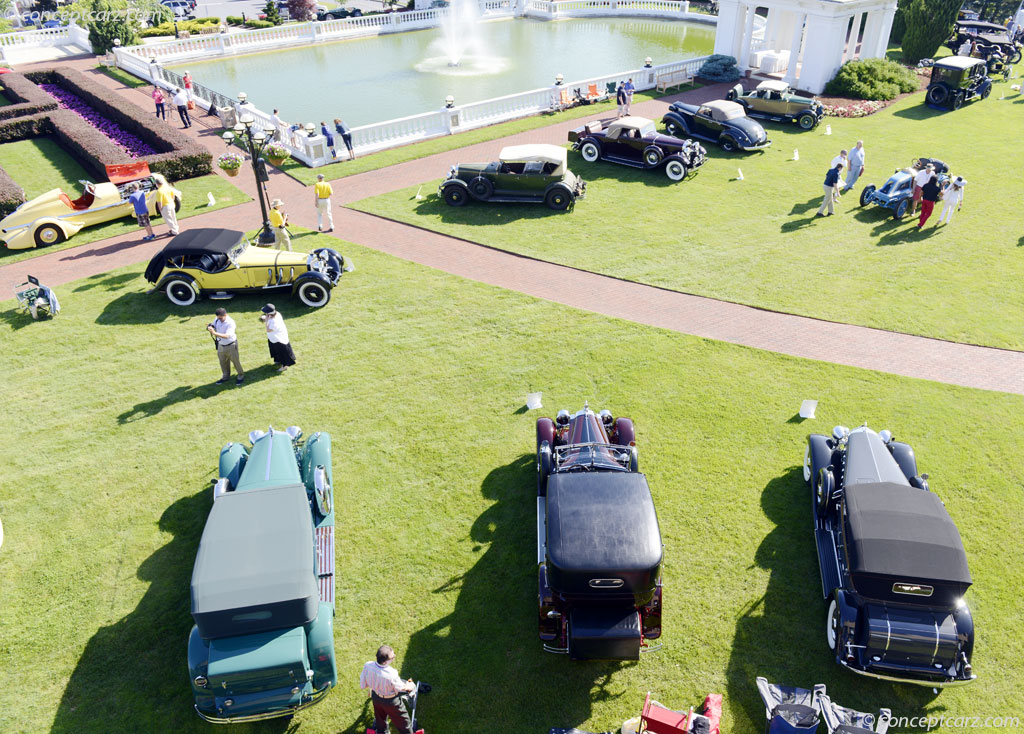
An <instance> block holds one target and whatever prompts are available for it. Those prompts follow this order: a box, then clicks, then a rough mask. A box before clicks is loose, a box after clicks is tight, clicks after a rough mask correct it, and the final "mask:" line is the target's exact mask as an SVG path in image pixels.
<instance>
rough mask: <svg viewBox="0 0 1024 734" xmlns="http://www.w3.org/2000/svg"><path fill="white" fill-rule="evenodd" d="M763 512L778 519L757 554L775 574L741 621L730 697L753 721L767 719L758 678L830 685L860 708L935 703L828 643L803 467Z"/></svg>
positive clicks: (768, 495) (773, 492)
mask: <svg viewBox="0 0 1024 734" xmlns="http://www.w3.org/2000/svg"><path fill="white" fill-rule="evenodd" d="M761 507H762V509H763V511H764V514H765V516H766V517H767V518H768V519H769V520H770V521H772V522H773V523H775V527H774V529H773V530H772V531H771V532H770V533H768V535H766V536H765V538H764V540H762V541H761V544H760V545H759V546H758V549H757V552H756V553H755V555H754V565H755V566H756V567H757V568H760V569H764V570H766V571H768V573H769V574H770V575H769V577H768V584H767V586H766V588H765V592H764V595H763V596H761V597H760V598H759V599H755V600H752V601H751V602H750V603H749V604H748V605H747V606H746V607H745V608H744V610H743V611H742V612H741V614H740V616H739V618H738V619H737V621H736V630H735V634H734V637H733V643H732V647H731V652H730V658H729V664H728V668H727V671H726V681H727V683H726V686H727V694H726V695H727V698H728V700H729V701H731V702H732V705H733V706H735V707H738V708H740V709H742V710H743V711H744V712H745V714H746V715H747V716H749V717H750V720H751V721H763V720H764V718H763V717H764V705H763V704H762V702H761V698H760V696H759V695H758V693H757V689H756V687H755V684H754V681H755V679H756V677H757V676H759V675H763V676H765V677H766V678H767V679H768V680H769V681H770V682H772V683H781V684H785V685H795V686H800V687H803V688H811V687H812V686H813V685H814V684H815V683H826V685H827V686H828V691H829V693H830V694H831V695H832V698H833V700H835V701H837V702H839V703H841V704H842V705H844V706H851V707H853V708H856V709H858V710H860V711H877V710H878V708H879V706H880V705H882V706H889V707H891V708H892V709H893V710H894V711H899V712H900V714H904V713H906V714H908V715H913V714H914V713H915V712H919V711H923V709H924V708H925V707H926V706H928V705H929V704H930V703H931V702H933V701H934V699H935V695H936V694H934V693H932V689H930V688H925V687H922V686H907V685H899V684H894V683H889V682H886V681H879V680H874V679H871V678H864V677H860V676H856V675H854V674H852V673H850V672H848V671H844V670H843V669H842V668H841V667H840V666H839V665H838V664H837V663H836V662H835V661H834V659H833V656H832V654H831V652H829V650H828V648H827V645H826V642H825V612H826V608H825V602H824V599H823V598H822V595H821V582H820V575H819V571H818V560H817V552H816V550H815V545H814V533H813V525H812V522H813V514H812V513H813V508H812V505H811V497H810V490H809V489H808V488H807V484H806V483H805V482H804V480H803V476H802V467H800V466H791V467H790V468H789V469H787V470H786V472H785V474H783V475H782V476H780V477H777V478H775V479H772V480H771V481H770V482H768V485H767V486H766V487H765V488H764V491H763V492H762V493H761Z"/></svg>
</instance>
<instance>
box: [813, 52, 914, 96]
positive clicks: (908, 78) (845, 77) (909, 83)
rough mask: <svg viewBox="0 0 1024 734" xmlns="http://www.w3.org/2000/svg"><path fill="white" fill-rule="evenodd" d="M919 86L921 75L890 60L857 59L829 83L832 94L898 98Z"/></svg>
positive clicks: (845, 65)
mask: <svg viewBox="0 0 1024 734" xmlns="http://www.w3.org/2000/svg"><path fill="white" fill-rule="evenodd" d="M917 88H918V79H917V75H916V74H914V72H912V71H911V70H910V69H908V68H906V67H905V66H902V65H900V64H897V63H896V62H895V61H891V60H889V59H854V60H853V61H847V62H846V63H845V64H843V65H842V66H841V67H840V69H839V71H838V72H837V73H836V75H835V77H833V79H832V80H831V81H830V82H829V83H828V84H826V85H825V94H827V95H829V96H831V97H850V98H853V99H870V100H882V99H895V98H896V97H898V96H899V95H900V94H905V93H907V92H914V91H916V90H917Z"/></svg>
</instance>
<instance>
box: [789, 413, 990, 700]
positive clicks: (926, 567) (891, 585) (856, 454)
mask: <svg viewBox="0 0 1024 734" xmlns="http://www.w3.org/2000/svg"><path fill="white" fill-rule="evenodd" d="M804 479H805V480H806V481H807V484H808V485H809V486H810V488H811V501H812V506H813V515H814V538H815V542H816V544H817V547H818V563H819V567H820V569H821V585H822V592H823V594H824V597H825V599H827V600H828V612H827V614H826V617H825V638H826V642H827V643H828V646H829V649H830V650H832V652H833V654H834V655H835V658H836V661H837V662H838V663H839V664H841V665H843V666H845V667H847V668H849V669H850V670H852V671H854V672H856V673H861V674H863V675H868V676H871V677H874V678H882V679H886V680H893V681H900V682H905V683H916V684H919V685H925V686H948V685H956V684H963V683H969V682H970V681H972V680H974V678H975V677H976V676H975V675H974V673H973V671H972V669H971V655H972V652H973V648H974V622H973V621H972V619H971V612H970V610H969V609H968V608H967V604H966V603H965V602H964V600H963V595H964V593H965V592H966V591H967V588H968V587H969V586H970V585H971V574H970V571H968V569H967V556H966V554H965V553H964V547H963V543H962V542H961V540H960V533H959V532H958V531H957V529H956V526H955V525H954V524H953V521H952V520H951V519H950V517H949V513H947V512H946V508H945V506H944V505H943V503H942V501H941V500H940V499H939V498H938V496H937V495H935V494H934V493H932V492H931V491H929V489H928V481H927V480H928V475H927V474H923V475H919V474H918V473H917V460H916V458H915V456H914V450H913V449H912V448H911V447H910V446H909V445H908V444H906V443H902V442H899V441H894V440H893V439H892V434H891V433H889V431H882V432H881V433H875V432H874V431H872V430H871V429H870V428H868V427H867V426H862V427H860V428H856V429H854V430H853V431H850V430H849V429H847V428H844V427H843V426H837V427H836V428H835V430H833V432H832V436H831V437H827V436H823V435H819V434H811V435H810V436H809V437H808V440H807V451H806V453H805V455H804Z"/></svg>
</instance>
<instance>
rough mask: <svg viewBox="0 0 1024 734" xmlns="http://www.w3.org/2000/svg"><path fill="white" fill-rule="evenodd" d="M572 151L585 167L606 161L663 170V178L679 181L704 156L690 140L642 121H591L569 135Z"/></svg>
mask: <svg viewBox="0 0 1024 734" xmlns="http://www.w3.org/2000/svg"><path fill="white" fill-rule="evenodd" d="M569 142H570V143H572V149H573V150H578V151H579V152H580V155H582V156H583V160H585V161H587V162H588V163H594V162H595V161H599V160H605V161H611V162H612V163H619V164H621V165H624V166H632V167H634V168H659V167H661V166H664V167H665V175H666V176H668V177H669V178H670V179H672V180H673V181H682V180H683V179H684V178H685V177H686V175H687V174H688V173H691V172H693V171H696V170H697V169H698V168H700V167H701V166H703V165H704V161H705V160H706V154H707V152H706V151H705V150H704V146H702V145H701V144H700V143H697V142H695V141H693V140H685V139H682V138H676V137H673V136H672V135H665V134H663V133H659V132H658V131H657V129H656V128H655V126H654V122H653V121H652V120H648V119H647V118H645V117H634V116H632V115H627V116H626V117H619V118H612V119H607V120H594V121H592V122H588V123H587V124H586V125H584V126H582V127H577V128H575V129H573V130H570V131H569Z"/></svg>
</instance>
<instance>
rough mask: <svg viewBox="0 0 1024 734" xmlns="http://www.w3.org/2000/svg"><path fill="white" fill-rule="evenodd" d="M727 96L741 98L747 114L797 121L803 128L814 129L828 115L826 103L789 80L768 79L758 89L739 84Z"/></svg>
mask: <svg viewBox="0 0 1024 734" xmlns="http://www.w3.org/2000/svg"><path fill="white" fill-rule="evenodd" d="M726 99H727V100H729V101H731V102H739V103H740V104H741V105H743V108H744V109H745V110H746V112H747V116H748V117H757V118H760V119H764V120H771V121H772V122H795V123H796V124H798V125H799V126H800V128H801V129H803V130H813V129H814V128H815V127H817V126H818V123H819V122H821V118H822V117H824V116H825V107H824V106H823V105H822V104H821V102H819V101H818V100H816V99H814V98H813V97H801V96H800V95H798V94H796V93H795V92H794V91H793V89H792V87H790V86H789V85H788V84H787V83H786V82H782V81H777V80H774V79H773V80H769V81H764V82H761V83H760V84H758V85H757V88H756V89H752V90H750V91H749V92H745V91H743V85H742V84H737V85H736V86H735V87H733V88H732V89H730V90H729V93H728V95H726Z"/></svg>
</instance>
